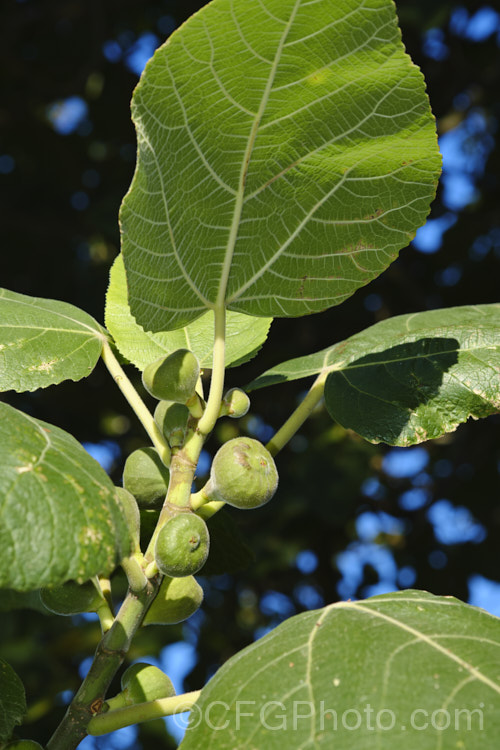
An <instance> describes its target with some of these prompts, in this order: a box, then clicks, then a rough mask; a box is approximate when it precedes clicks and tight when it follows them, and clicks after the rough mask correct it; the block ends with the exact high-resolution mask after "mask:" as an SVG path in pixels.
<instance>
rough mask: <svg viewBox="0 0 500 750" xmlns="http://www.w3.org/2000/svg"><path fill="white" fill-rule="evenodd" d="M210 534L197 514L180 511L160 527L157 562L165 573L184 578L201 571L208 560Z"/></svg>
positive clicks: (156, 553)
mask: <svg viewBox="0 0 500 750" xmlns="http://www.w3.org/2000/svg"><path fill="white" fill-rule="evenodd" d="M209 547H210V537H209V534H208V528H207V524H206V523H205V521H204V520H203V519H202V518H200V517H199V516H197V515H195V514H194V513H178V514H177V515H176V516H173V517H172V518H169V519H168V521H167V522H166V524H165V525H164V526H163V527H162V528H161V529H160V532H159V534H158V537H157V539H156V545H155V561H156V564H157V565H158V568H159V570H160V572H161V573H163V574H164V575H167V576H171V577H172V578H183V577H184V576H190V575H193V574H194V573H197V572H198V570H200V568H202V567H203V565H204V564H205V562H206V559H207V557H208V550H209Z"/></svg>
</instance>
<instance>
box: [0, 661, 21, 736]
mask: <svg viewBox="0 0 500 750" xmlns="http://www.w3.org/2000/svg"><path fill="white" fill-rule="evenodd" d="M25 713H26V697H25V694H24V687H23V683H22V682H21V680H20V679H19V677H18V676H17V674H16V673H15V672H14V670H13V669H12V667H11V666H10V665H9V664H7V662H5V661H3V659H0V740H8V739H9V737H10V736H11V734H12V731H13V729H14V727H15V726H16V725H17V724H21V722H22V720H23V718H24V715H25Z"/></svg>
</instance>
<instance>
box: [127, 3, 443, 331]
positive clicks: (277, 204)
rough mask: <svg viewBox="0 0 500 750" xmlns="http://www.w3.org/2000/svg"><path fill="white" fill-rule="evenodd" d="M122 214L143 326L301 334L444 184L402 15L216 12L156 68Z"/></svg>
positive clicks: (143, 92)
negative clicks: (258, 322) (232, 325)
mask: <svg viewBox="0 0 500 750" xmlns="http://www.w3.org/2000/svg"><path fill="white" fill-rule="evenodd" d="M132 114H133V119H134V122H135V126H136V130H137V140H138V164H137V168H136V172H135V176H134V180H133V183H132V186H131V189H130V191H129V193H128V194H127V196H126V197H125V199H124V202H123V205H122V210H121V227H122V247H123V253H124V258H125V266H126V269H127V278H128V284H129V301H130V306H131V310H132V313H133V315H134V316H135V318H136V319H137V321H138V322H139V323H140V324H141V325H142V326H143V327H144V328H145V329H147V330H152V331H161V330H167V329H173V328H178V327H180V326H182V325H185V324H186V323H188V322H189V321H192V320H194V319H196V318H197V317H199V316H200V315H202V314H203V313H204V312H205V311H206V310H207V309H211V308H214V306H215V305H216V304H222V303H224V304H225V305H226V306H227V307H228V308H229V309H230V310H235V311H238V312H244V313H248V314H251V315H256V316H298V315H304V314H306V313H311V312H316V311H318V310H324V309H325V308H328V307H330V306H332V305H336V304H339V303H340V302H342V301H343V300H345V299H346V298H347V297H349V296H350V295H352V294H353V293H354V292H355V291H356V289H358V288H359V287H360V286H363V285H364V284H367V283H368V282H369V281H370V280H371V279H373V278H375V277H376V276H378V275H379V274H380V273H381V272H382V271H383V270H384V269H385V268H387V266H388V265H389V264H390V263H391V262H392V261H393V260H394V259H395V258H396V256H397V254H398V251H399V250H400V248H402V247H404V246H406V245H407V244H408V242H409V241H410V240H411V239H412V238H413V236H414V234H415V231H416V229H417V228H418V227H419V226H420V225H421V224H423V222H424V220H425V217H426V215H427V213H428V210H429V204H430V202H431V200H432V198H433V196H434V193H435V187H436V182H437V178H438V174H439V170H440V157H439V154H438V150H437V140H436V133H435V124H434V119H433V117H432V115H431V111H430V107H429V102H428V99H427V95H426V93H425V88H424V80H423V77H422V75H421V73H420V71H419V70H418V69H417V68H416V67H415V66H414V65H413V64H412V63H411V60H410V58H409V57H408V56H407V55H406V53H405V50H404V47H403V45H402V43H401V36H400V32H399V29H398V26H397V19H396V14H395V8H394V3H393V2H392V0H370V2H369V4H366V3H360V2H359V0H343V1H342V2H338V0H321V2H319V1H318V0H315V1H314V0H313V1H311V0H309V1H308V2H305V1H304V0H213V2H211V3H209V4H208V5H207V6H205V7H204V8H202V10H201V11H199V12H198V13H196V14H195V15H194V16H192V17H191V18H190V19H189V20H188V21H187V22H186V23H185V24H183V26H182V27H180V28H179V29H178V30H177V31H176V32H174V33H173V34H172V35H171V36H170V37H169V39H168V40H167V42H166V43H165V44H164V45H163V46H162V47H160V49H159V50H157V52H156V53H155V55H154V57H153V58H152V60H151V61H150V62H149V63H148V65H147V66H146V69H145V72H144V74H143V76H142V79H141V81H140V83H139V85H138V86H137V88H136V90H135V93H134V97H133V103H132Z"/></svg>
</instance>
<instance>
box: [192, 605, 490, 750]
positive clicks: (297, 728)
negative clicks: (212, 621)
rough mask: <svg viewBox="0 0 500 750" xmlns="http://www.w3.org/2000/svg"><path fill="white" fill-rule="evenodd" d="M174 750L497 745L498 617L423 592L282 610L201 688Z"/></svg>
mask: <svg viewBox="0 0 500 750" xmlns="http://www.w3.org/2000/svg"><path fill="white" fill-rule="evenodd" d="M190 725H191V726H192V728H191V729H189V728H188V731H187V733H186V736H185V739H184V741H183V742H182V744H181V748H182V750H191V749H193V750H194V748H200V747H203V748H207V750H209V749H210V748H217V750H234V748H235V747H237V748H238V750H243V748H249V749H250V748H259V750H273V749H274V748H276V750H281V749H282V748H285V747H286V748H289V749H290V750H295V749H296V750H299V749H301V750H306V748H307V749H308V750H309V749H310V750H313V748H316V749H317V748H339V750H360V748H363V749H364V748H366V749H367V750H368V748H369V749H370V750H371V749H372V748H383V750H401V748H405V750H437V748H439V749H440V750H452V748H453V750H457V748H467V750H496V749H497V748H498V738H499V736H500V620H498V619H497V618H496V617H493V616H492V615H489V614H487V613H486V612H484V611H483V610H480V609H476V608H475V607H470V606H468V605H467V604H463V603H462V602H460V601H458V600H457V599H454V598H452V597H437V596H432V595H431V594H427V593H425V592H422V591H405V592H398V593H394V594H385V595H383V596H376V597H373V598H372V599H368V600H366V601H359V602H340V603H338V604H334V605H332V606H329V607H325V608H324V609H323V610H317V611H314V612H307V613H304V614H301V615H297V616H296V617H292V618H291V619H290V620H287V621H286V622H284V623H283V624H282V625H280V626H279V627H277V628H276V629H275V630H273V631H272V632H271V633H269V634H268V635H266V636H265V637H264V638H262V639H261V640H259V641H257V642H256V643H254V644H252V645H251V646H249V647H248V648H246V649H244V650H243V651H241V652H240V653H238V654H236V655H235V656H234V657H232V658H231V659H229V661H228V662H226V664H224V666H223V667H222V668H221V669H220V670H219V671H218V672H217V674H216V675H215V677H213V678H212V680H211V681H210V682H209V683H208V684H207V686H206V687H205V688H203V690H202V692H201V696H200V698H199V699H198V701H197V703H196V705H195V707H194V709H193V710H192V712H191V716H190Z"/></svg>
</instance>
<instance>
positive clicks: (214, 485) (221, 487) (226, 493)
mask: <svg viewBox="0 0 500 750" xmlns="http://www.w3.org/2000/svg"><path fill="white" fill-rule="evenodd" d="M210 486H211V489H210V492H211V495H212V497H213V499H216V500H223V501H224V502H225V503H227V504H228V505H233V506H234V507H235V508H242V509H249V508H258V507H259V506H261V505H265V503H267V502H269V500H270V499H271V498H272V497H273V495H274V493H275V492H276V489H277V487H278V472H277V470H276V464H275V463H274V459H273V457H272V456H271V454H270V453H269V451H268V450H267V449H266V448H265V447H264V446H263V445H262V443H259V441H258V440H254V439H253V438H246V437H244V438H243V437H238V438H233V440H228V441H227V443H224V445H223V446H222V447H221V448H219V450H218V451H217V453H216V454H215V457H214V460H213V463H212V468H211V470H210Z"/></svg>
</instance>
